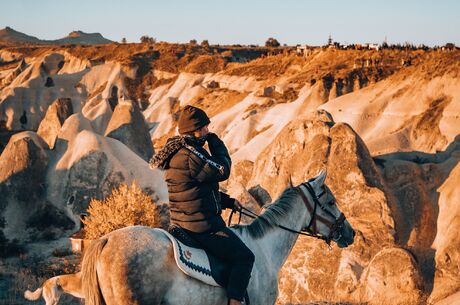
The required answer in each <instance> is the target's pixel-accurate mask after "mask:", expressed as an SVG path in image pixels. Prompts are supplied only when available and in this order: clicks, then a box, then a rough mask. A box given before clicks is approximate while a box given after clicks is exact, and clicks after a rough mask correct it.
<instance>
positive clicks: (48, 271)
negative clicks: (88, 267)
mask: <svg viewBox="0 0 460 305" xmlns="http://www.w3.org/2000/svg"><path fill="white" fill-rule="evenodd" d="M51 260H52V263H50V260H44V259H43V257H38V256H34V255H20V256H19V257H16V258H12V259H8V260H3V261H1V262H0V274H1V276H0V305H26V304H37V303H35V302H34V303H33V302H30V301H27V300H26V299H24V291H26V290H27V289H28V290H32V291H34V290H35V289H37V288H38V287H40V286H41V285H42V284H43V283H44V282H45V281H46V280H47V279H49V278H51V277H53V276H56V275H60V274H68V273H75V272H78V271H79V257H77V258H74V259H72V258H71V257H62V258H52V259H51ZM40 302H42V303H43V301H42V300H41V301H40ZM59 304H61V305H77V304H81V303H80V302H79V301H78V299H76V298H74V297H72V296H68V295H63V297H62V298H61V300H60V302H59Z"/></svg>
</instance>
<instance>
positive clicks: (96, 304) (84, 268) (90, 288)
mask: <svg viewBox="0 0 460 305" xmlns="http://www.w3.org/2000/svg"><path fill="white" fill-rule="evenodd" d="M106 243H107V238H101V239H98V240H94V241H92V242H91V245H90V246H89V248H88V249H87V250H86V251H85V254H84V256H83V262H82V264H81V272H82V275H81V283H82V290H83V295H84V296H85V304H86V305H104V304H105V302H104V298H103V296H102V293H101V289H100V287H99V282H98V280H97V271H96V265H97V261H98V259H99V256H100V254H101V252H102V249H103V248H104V246H105V244H106Z"/></svg>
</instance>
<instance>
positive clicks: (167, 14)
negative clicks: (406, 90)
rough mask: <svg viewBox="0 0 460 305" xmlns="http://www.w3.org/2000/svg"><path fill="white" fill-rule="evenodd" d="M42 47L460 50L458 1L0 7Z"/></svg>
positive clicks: (130, 0)
mask: <svg viewBox="0 0 460 305" xmlns="http://www.w3.org/2000/svg"><path fill="white" fill-rule="evenodd" d="M5 26H10V27H12V28H14V29H16V30H18V31H21V32H24V33H27V34H29V35H33V36H36V37H38V38H41V39H57V38H61V37H63V36H65V35H67V34H68V33H69V32H71V31H73V30H82V31H84V32H100V33H101V34H102V35H104V36H105V37H107V38H109V39H112V40H117V41H119V40H121V38H122V37H126V38H127V40H128V41H131V42H137V41H139V37H140V36H142V35H149V36H152V37H155V38H157V40H158V41H169V42H188V41H189V40H190V39H197V40H198V41H201V40H203V39H208V40H209V42H210V43H211V44H213V43H220V44H234V43H241V44H263V43H264V42H265V40H266V39H267V38H268V37H275V38H277V39H278V40H279V41H280V42H281V43H287V44H289V45H295V44H297V43H301V44H303V43H307V44H312V45H320V44H324V43H325V42H326V41H327V38H328V36H329V34H331V35H332V38H333V39H334V40H335V41H340V42H342V43H357V42H377V43H380V42H382V41H383V40H384V39H385V37H386V38H387V41H388V42H389V43H398V42H399V43H404V42H406V41H407V42H411V43H414V44H420V43H425V44H428V45H431V46H432V45H442V44H445V43H446V42H454V43H455V44H456V45H460V1H455V0H432V1H426V0H418V1H416V0H399V1H396V0H386V1H385V0H381V1H374V0H367V1H366V0H362V1H358V0H346V1H345V0H344V1H338V0H329V1H326V0H325V1H321V0H316V1H310V0H303V1H302V0H279V1H274V0H264V1H262V0H252V1H251V0H246V1H243V0H233V1H230V0H227V1H219V0H214V1H210V0H201V1H200V0H195V1H191V0H190V1H186V0H181V1H180V0H162V1H153V0H152V1H147V0H139V1H136V0H123V1H119V0H111V1H109V0H92V1H89V0H78V1H66V0H60V1H58V0H0V27H1V28H3V27H5Z"/></svg>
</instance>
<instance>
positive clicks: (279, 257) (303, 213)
mask: <svg viewBox="0 0 460 305" xmlns="http://www.w3.org/2000/svg"><path fill="white" fill-rule="evenodd" d="M295 200H296V202H294V203H293V205H292V208H291V209H290V211H289V213H288V215H287V217H286V218H285V219H284V220H283V221H282V223H280V225H282V226H284V227H286V228H289V229H292V230H296V231H300V230H301V228H302V227H303V226H304V225H305V223H306V222H307V220H308V219H309V217H310V215H308V213H307V209H306V208H305V206H304V203H303V201H302V199H301V198H300V197H296V199H295ZM298 236H299V234H297V233H293V232H289V231H287V230H285V229H282V228H280V227H278V228H275V229H274V230H272V231H270V232H269V233H267V234H265V235H264V236H263V237H262V238H261V239H260V240H259V241H258V242H260V244H261V245H262V248H263V249H264V251H265V252H266V253H265V255H266V256H267V258H268V261H269V262H270V264H272V266H273V267H275V268H276V270H280V269H281V267H282V266H283V264H284V262H285V261H286V259H287V257H288V256H289V254H290V253H291V251H292V248H293V247H294V244H295V242H296V241H297V238H298Z"/></svg>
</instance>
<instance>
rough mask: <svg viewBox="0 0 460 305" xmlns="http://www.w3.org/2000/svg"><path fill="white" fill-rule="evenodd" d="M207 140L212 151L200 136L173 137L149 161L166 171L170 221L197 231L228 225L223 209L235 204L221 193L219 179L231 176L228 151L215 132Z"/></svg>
mask: <svg viewBox="0 0 460 305" xmlns="http://www.w3.org/2000/svg"><path fill="white" fill-rule="evenodd" d="M206 141H207V142H208V147H209V150H210V152H211V154H209V153H208V151H207V150H206V149H204V148H203V144H204V142H202V143H200V141H199V140H198V139H197V138H194V137H191V136H178V137H173V138H171V139H169V140H168V141H167V143H166V145H165V147H163V149H162V150H161V151H160V152H159V153H158V154H156V155H155V156H154V157H153V158H152V160H151V162H150V164H151V166H152V167H159V168H163V169H164V170H165V179H166V182H167V184H168V191H169V208H170V212H171V223H172V224H176V225H179V226H181V227H182V228H184V229H187V230H189V231H192V232H197V233H201V232H212V231H217V230H219V229H221V228H222V227H225V222H224V221H223V219H222V217H221V213H222V209H223V208H231V207H233V205H234V199H232V198H230V197H229V196H228V195H227V194H225V193H222V192H219V182H220V181H224V180H226V179H228V177H229V176H230V167H231V160H230V155H229V153H228V150H227V148H226V147H225V144H224V143H223V142H222V141H221V140H220V139H219V138H218V137H217V136H216V135H215V134H213V133H209V134H208V136H207V139H206Z"/></svg>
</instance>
